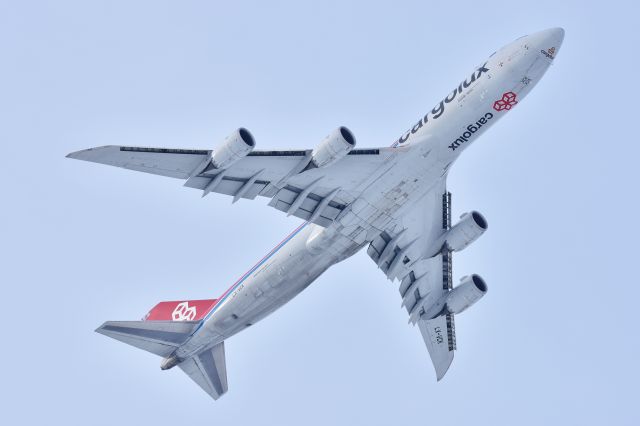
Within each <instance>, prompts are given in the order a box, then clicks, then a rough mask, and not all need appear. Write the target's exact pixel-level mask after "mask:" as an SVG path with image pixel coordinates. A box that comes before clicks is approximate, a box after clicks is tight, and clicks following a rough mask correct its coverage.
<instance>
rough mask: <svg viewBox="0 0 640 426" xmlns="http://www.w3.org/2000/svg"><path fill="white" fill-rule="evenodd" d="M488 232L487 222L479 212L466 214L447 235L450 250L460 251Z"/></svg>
mask: <svg viewBox="0 0 640 426" xmlns="http://www.w3.org/2000/svg"><path fill="white" fill-rule="evenodd" d="M486 230H487V220H486V219H485V218H484V216H482V215H481V214H480V213H478V212H477V211H472V212H471V213H465V214H463V215H462V216H460V222H458V223H456V224H455V225H454V226H453V227H452V228H451V229H450V230H449V232H447V234H446V235H445V240H446V242H447V244H448V245H449V248H450V249H451V250H453V251H460V250H462V249H464V248H465V247H467V246H468V245H469V244H471V243H472V242H474V241H475V240H477V239H478V238H479V237H480V235H482V234H484V231H486Z"/></svg>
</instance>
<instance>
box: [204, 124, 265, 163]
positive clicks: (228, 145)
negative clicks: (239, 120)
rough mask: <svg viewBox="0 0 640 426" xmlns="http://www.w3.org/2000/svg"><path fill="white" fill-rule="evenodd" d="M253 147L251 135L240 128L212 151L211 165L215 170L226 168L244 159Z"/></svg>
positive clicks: (253, 142)
mask: <svg viewBox="0 0 640 426" xmlns="http://www.w3.org/2000/svg"><path fill="white" fill-rule="evenodd" d="M255 146H256V142H255V141H254V140H253V136H251V133H249V131H248V130H247V129H245V128H244V127H241V128H239V129H238V130H236V131H235V132H233V133H231V134H230V135H229V136H227V137H226V139H225V140H224V142H222V143H221V144H220V145H218V147H217V148H216V149H214V150H213V154H212V155H211V163H212V164H213V167H215V168H216V169H224V168H227V167H229V166H230V165H231V164H233V163H235V162H236V161H238V160H240V159H241V158H243V157H246V156H247V154H249V153H250V152H251V151H253V148H255Z"/></svg>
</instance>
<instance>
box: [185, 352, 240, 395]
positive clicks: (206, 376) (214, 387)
mask: <svg viewBox="0 0 640 426" xmlns="http://www.w3.org/2000/svg"><path fill="white" fill-rule="evenodd" d="M226 364H227V363H226V360H225V354H224V342H221V343H218V344H217V345H215V346H214V347H213V348H211V349H209V350H206V351H204V352H200V353H199V354H198V355H195V356H193V357H191V358H188V359H186V360H184V361H182V362H181V363H180V364H178V367H180V368H181V369H182V371H184V372H185V373H186V374H187V375H188V376H189V377H191V379H192V380H193V381H194V382H196V383H197V384H198V386H200V387H201V388H202V389H203V390H204V391H205V392H206V393H208V394H209V395H210V396H211V397H212V398H213V399H218V398H220V396H222V394H224V393H225V392H226V391H227V389H228V387H227V365H226Z"/></svg>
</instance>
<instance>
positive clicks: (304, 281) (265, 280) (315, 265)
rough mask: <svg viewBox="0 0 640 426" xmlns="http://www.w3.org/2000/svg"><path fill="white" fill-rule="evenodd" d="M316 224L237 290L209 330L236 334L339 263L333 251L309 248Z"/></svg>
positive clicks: (287, 244) (248, 278)
mask: <svg viewBox="0 0 640 426" xmlns="http://www.w3.org/2000/svg"><path fill="white" fill-rule="evenodd" d="M314 227H315V225H312V224H309V225H306V229H304V230H303V232H300V233H299V234H297V235H296V236H295V237H294V238H293V239H291V240H290V241H289V242H287V243H286V244H285V245H284V246H283V247H282V248H281V249H280V250H279V251H278V252H277V253H276V254H275V255H274V256H273V257H272V258H270V259H269V260H268V261H267V262H265V264H264V265H262V266H261V267H260V268H258V269H257V270H256V271H255V272H254V273H252V274H251V275H250V276H248V277H247V278H246V279H245V280H244V281H243V282H242V283H241V284H240V285H239V286H238V287H237V288H236V289H235V290H233V293H232V294H231V295H230V297H229V299H228V300H226V301H225V302H224V305H222V306H220V307H219V308H218V309H217V311H216V312H215V314H214V315H213V316H212V317H211V319H210V320H209V321H208V322H207V324H206V325H205V327H206V328H207V330H210V331H211V332H212V334H219V335H221V336H223V338H225V339H226V338H228V337H230V336H232V335H234V334H236V333H237V332H239V331H241V330H243V329H245V328H246V327H248V326H250V325H253V324H255V323H256V322H257V321H259V320H261V319H262V318H264V317H266V316H267V315H269V314H270V313H272V312H274V311H275V310H276V309H278V308H279V307H281V306H282V305H284V304H285V303H287V302H288V301H289V300H291V299H292V298H293V297H295V296H296V295H297V294H299V293H300V292H301V291H302V290H304V289H305V288H307V287H308V286H309V285H310V284H311V283H312V282H313V281H314V280H315V279H316V278H318V277H319V276H320V275H321V274H322V273H323V272H324V271H325V270H327V269H328V268H329V267H330V266H331V265H333V264H334V263H336V261H337V258H336V256H335V255H334V254H333V251H327V252H326V253H323V254H320V255H315V254H313V253H311V252H310V251H309V250H307V248H306V242H307V239H308V237H309V235H310V234H311V232H313V229H314ZM206 334H208V333H206ZM206 334H203V336H204V335H206Z"/></svg>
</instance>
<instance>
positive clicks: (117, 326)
mask: <svg viewBox="0 0 640 426" xmlns="http://www.w3.org/2000/svg"><path fill="white" fill-rule="evenodd" d="M199 324H200V321H107V322H105V323H104V324H102V325H101V326H100V327H98V328H97V329H96V332H98V333H100V334H104V335H105V336H109V337H111V338H114V339H116V340H120V341H121V342H124V343H127V344H129V345H131V346H135V347H136V348H139V349H142V350H145V351H147V352H151V353H152V354H156V355H159V356H161V357H167V356H169V355H171V354H172V353H173V351H175V350H176V348H178V347H179V346H180V345H182V344H183V343H184V342H186V341H187V339H188V338H189V337H190V336H191V334H192V333H193V331H194V330H195V329H196V327H198V325H199Z"/></svg>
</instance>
